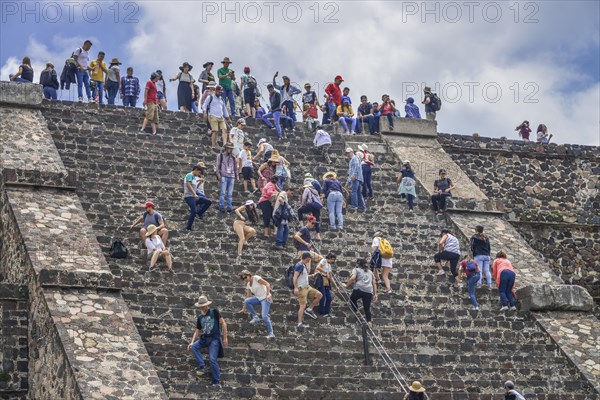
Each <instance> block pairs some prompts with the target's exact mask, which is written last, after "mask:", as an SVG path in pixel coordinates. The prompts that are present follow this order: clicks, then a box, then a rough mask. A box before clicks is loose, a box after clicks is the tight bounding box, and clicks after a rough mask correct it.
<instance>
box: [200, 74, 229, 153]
mask: <svg viewBox="0 0 600 400" xmlns="http://www.w3.org/2000/svg"><path fill="white" fill-rule="evenodd" d="M209 87H210V85H209ZM202 109H203V110H204V115H205V117H204V118H205V119H207V120H208V123H209V125H210V130H211V141H212V148H213V149H216V148H217V133H218V132H219V131H221V140H222V141H223V146H224V145H225V144H226V143H227V124H226V123H225V120H229V122H230V123H231V119H230V118H229V114H228V113H227V105H226V104H225V99H224V98H223V88H222V87H221V86H217V87H215V92H214V94H210V95H208V96H206V99H205V100H204V104H203V105H202Z"/></svg>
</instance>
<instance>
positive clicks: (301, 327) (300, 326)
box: [296, 322, 308, 329]
mask: <svg viewBox="0 0 600 400" xmlns="http://www.w3.org/2000/svg"><path fill="white" fill-rule="evenodd" d="M296 328H298V329H304V328H308V325H306V324H303V323H302V322H300V323H299V324H298V325H297V326H296Z"/></svg>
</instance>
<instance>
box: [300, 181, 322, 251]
mask: <svg viewBox="0 0 600 400" xmlns="http://www.w3.org/2000/svg"><path fill="white" fill-rule="evenodd" d="M303 189H304V192H303V193H302V200H301V201H300V208H299V209H298V219H299V220H300V221H303V220H304V214H305V213H311V214H312V217H313V218H311V220H312V221H315V222H314V225H315V232H316V233H317V235H316V239H317V240H321V209H322V208H323V203H322V202H321V198H320V197H319V192H317V189H315V187H314V186H313V185H312V184H311V183H310V182H306V183H304V186H303Z"/></svg>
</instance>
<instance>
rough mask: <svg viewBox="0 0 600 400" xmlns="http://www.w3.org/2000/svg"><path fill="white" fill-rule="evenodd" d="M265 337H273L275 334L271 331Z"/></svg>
mask: <svg viewBox="0 0 600 400" xmlns="http://www.w3.org/2000/svg"><path fill="white" fill-rule="evenodd" d="M266 337H267V339H275V334H274V333H273V332H271V333H269V334H268V335H267V336H266Z"/></svg>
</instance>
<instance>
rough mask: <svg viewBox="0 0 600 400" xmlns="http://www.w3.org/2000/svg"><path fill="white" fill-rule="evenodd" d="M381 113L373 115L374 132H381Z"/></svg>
mask: <svg viewBox="0 0 600 400" xmlns="http://www.w3.org/2000/svg"><path fill="white" fill-rule="evenodd" d="M380 118H381V115H377V116H373V133H375V132H379V131H380V130H379V119H380Z"/></svg>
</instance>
